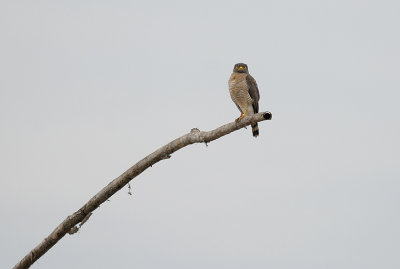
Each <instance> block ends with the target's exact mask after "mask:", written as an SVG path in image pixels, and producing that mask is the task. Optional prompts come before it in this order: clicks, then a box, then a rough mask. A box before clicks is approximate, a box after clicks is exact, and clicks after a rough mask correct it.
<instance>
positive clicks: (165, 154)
mask: <svg viewBox="0 0 400 269" xmlns="http://www.w3.org/2000/svg"><path fill="white" fill-rule="evenodd" d="M271 118H272V114H271V113H270V112H262V113H258V114H255V115H252V116H249V117H245V118H243V119H242V120H241V121H240V122H239V123H236V122H231V123H228V124H225V125H223V126H221V127H219V128H217V129H215V130H212V131H209V132H204V131H200V130H198V129H197V128H194V129H192V130H191V131H190V132H189V133H187V134H185V135H183V136H181V137H179V138H177V139H175V140H173V141H172V142H170V143H168V144H166V145H165V146H163V147H161V148H159V149H158V150H156V151H154V152H153V153H151V154H150V155H148V156H146V157H145V158H143V159H142V160H140V161H139V162H137V163H136V164H135V165H133V166H132V167H131V168H129V169H128V170H127V171H125V172H124V173H123V174H122V175H120V176H119V177H117V178H116V179H114V180H113V181H111V182H110V183H109V184H108V185H107V186H105V187H104V188H103V189H102V190H101V191H99V192H98V193H97V194H96V195H95V196H93V197H92V198H91V199H90V200H89V201H88V202H87V203H86V204H85V205H83V206H82V207H81V208H80V209H79V210H78V211H76V212H75V213H73V214H72V215H70V216H68V217H67V218H66V219H65V220H64V221H63V222H61V224H60V225H58V226H57V227H56V228H55V229H54V231H53V232H51V234H50V235H49V236H48V237H46V238H45V239H44V240H43V241H42V242H41V243H40V244H39V245H37V246H36V247H35V248H34V249H33V250H31V251H30V252H29V253H28V254H27V255H26V256H25V257H24V258H23V259H22V260H21V261H19V262H18V263H17V264H16V265H15V266H14V269H21V268H29V267H30V266H31V265H32V264H33V263H34V262H35V261H37V260H38V259H39V258H40V257H41V256H43V255H44V254H45V253H46V252H47V251H48V250H49V249H50V248H51V247H52V246H54V245H55V244H56V243H57V242H58V241H59V240H60V239H61V238H62V237H64V235H65V234H67V233H69V234H74V233H76V232H77V231H78V230H79V228H80V226H82V225H83V223H84V222H86V221H87V219H88V218H89V217H90V215H91V214H92V212H93V211H94V210H95V209H96V208H98V207H99V206H100V205H101V204H102V203H104V202H105V201H106V200H107V199H109V198H110V197H111V196H112V195H113V194H114V193H116V192H117V191H119V190H120V189H121V188H123V187H124V186H125V185H127V184H128V183H129V182H130V181H131V180H132V179H133V178H135V177H136V176H138V175H139V174H140V173H142V172H143V171H144V170H146V169H147V168H148V167H150V166H152V165H153V164H155V163H157V162H159V161H161V160H164V159H168V158H170V157H171V154H172V153H174V152H175V151H177V150H179V149H181V148H183V147H185V146H187V145H190V144H194V143H206V144H207V143H209V142H211V141H213V140H216V139H218V138H220V137H221V136H224V135H227V134H229V133H231V132H234V131H236V130H239V129H241V128H243V127H245V126H247V125H250V124H251V123H252V122H253V123H255V122H259V121H263V120H270V119H271ZM249 135H250V133H249ZM79 223H81V225H80V226H79V227H78V224H79Z"/></svg>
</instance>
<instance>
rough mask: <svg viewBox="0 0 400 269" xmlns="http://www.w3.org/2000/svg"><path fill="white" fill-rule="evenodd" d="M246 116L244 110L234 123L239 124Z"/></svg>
mask: <svg viewBox="0 0 400 269" xmlns="http://www.w3.org/2000/svg"><path fill="white" fill-rule="evenodd" d="M246 115H247V109H245V110H244V113H243V112H242V113H241V114H240V117H239V118H237V119H236V122H239V121H240V120H241V119H243V118H244V117H246Z"/></svg>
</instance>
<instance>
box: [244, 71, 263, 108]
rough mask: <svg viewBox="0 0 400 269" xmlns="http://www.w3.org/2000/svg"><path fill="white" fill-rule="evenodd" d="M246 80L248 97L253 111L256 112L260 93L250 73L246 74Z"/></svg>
mask: <svg viewBox="0 0 400 269" xmlns="http://www.w3.org/2000/svg"><path fill="white" fill-rule="evenodd" d="M246 82H247V86H248V89H249V94H250V97H251V99H252V100H253V110H254V113H258V100H260V93H259V92H258V86H257V82H256V80H255V79H254V78H253V77H252V76H251V75H250V74H248V75H247V76H246Z"/></svg>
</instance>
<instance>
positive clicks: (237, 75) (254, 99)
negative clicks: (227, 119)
mask: <svg viewBox="0 0 400 269" xmlns="http://www.w3.org/2000/svg"><path fill="white" fill-rule="evenodd" d="M228 85H229V92H230V94H231V98H232V101H233V102H234V103H235V104H236V106H237V108H238V109H239V111H240V113H241V114H240V117H239V118H237V119H236V122H239V121H240V120H241V119H243V118H244V117H246V116H247V115H249V116H250V115H253V114H255V113H258V100H260V93H259V92H258V86H257V82H256V80H255V79H254V78H253V77H252V76H251V75H250V74H249V69H248V68H247V64H244V63H238V64H235V66H234V67H233V73H232V75H231V77H230V78H229V81H228ZM251 129H252V131H253V136H254V137H257V136H258V134H259V131H258V124H257V123H252V124H251Z"/></svg>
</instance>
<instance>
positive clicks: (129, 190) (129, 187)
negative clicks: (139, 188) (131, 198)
mask: <svg viewBox="0 0 400 269" xmlns="http://www.w3.org/2000/svg"><path fill="white" fill-rule="evenodd" d="M128 194H129V195H132V192H131V183H128Z"/></svg>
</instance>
